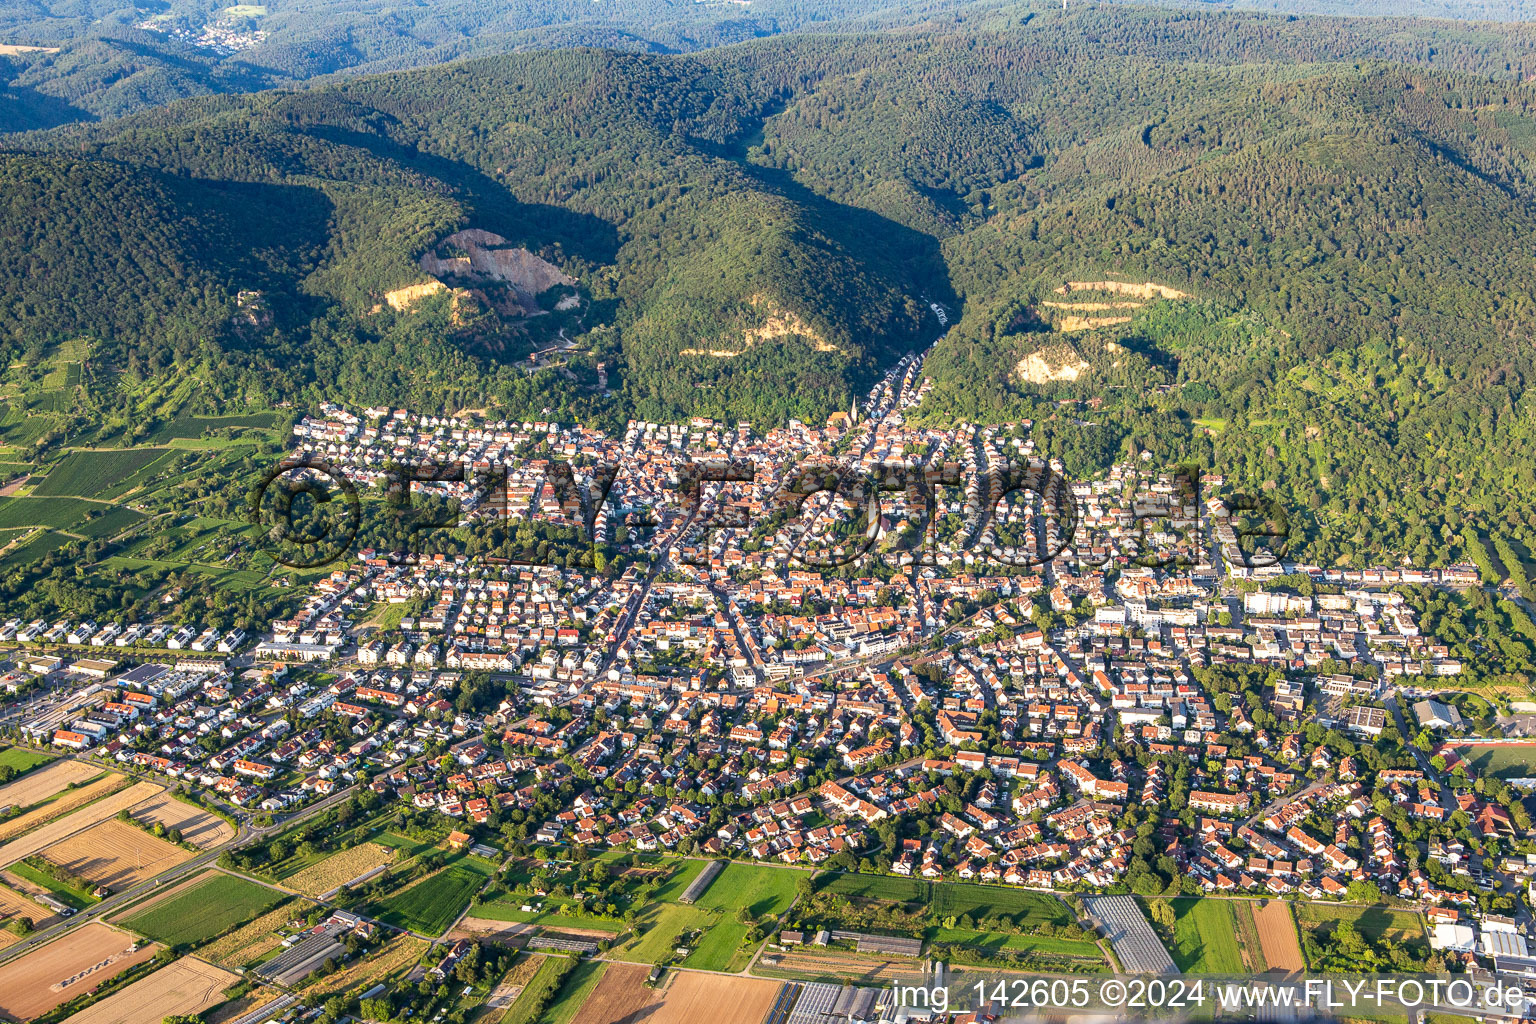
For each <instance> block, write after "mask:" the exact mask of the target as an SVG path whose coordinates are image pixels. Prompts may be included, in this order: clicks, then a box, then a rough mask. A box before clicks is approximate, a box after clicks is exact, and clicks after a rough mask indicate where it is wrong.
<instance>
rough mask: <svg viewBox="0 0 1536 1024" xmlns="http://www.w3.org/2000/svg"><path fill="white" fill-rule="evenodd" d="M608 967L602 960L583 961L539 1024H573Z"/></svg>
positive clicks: (546, 1009) (566, 980)
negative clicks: (573, 1019) (573, 1020)
mask: <svg viewBox="0 0 1536 1024" xmlns="http://www.w3.org/2000/svg"><path fill="white" fill-rule="evenodd" d="M607 970H608V965H607V964H606V963H603V962H602V961H601V960H583V961H582V962H581V963H580V964H577V965H576V969H575V970H574V971H572V972H571V976H570V977H568V978H566V979H565V984H564V985H561V986H560V991H559V992H558V993H557V994H556V995H555V998H554V999H553V1000H551V1001H550V1004H549V1006H548V1007H546V1008H545V1010H544V1015H543V1016H542V1017H540V1018H539V1024H571V1020H572V1018H574V1017H575V1016H576V1014H577V1013H579V1012H581V1008H582V1007H583V1006H585V1005H586V1002H587V1000H588V999H589V998H591V996H592V990H593V989H595V988H597V985H598V982H600V981H601V980H602V977H603V974H604V972H606V971H607Z"/></svg>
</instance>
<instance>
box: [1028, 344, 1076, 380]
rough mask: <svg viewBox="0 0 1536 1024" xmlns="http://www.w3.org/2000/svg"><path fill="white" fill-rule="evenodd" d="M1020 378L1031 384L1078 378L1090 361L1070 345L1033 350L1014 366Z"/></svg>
mask: <svg viewBox="0 0 1536 1024" xmlns="http://www.w3.org/2000/svg"><path fill="white" fill-rule="evenodd" d="M1014 369H1015V371H1016V372H1017V373H1018V375H1019V379H1020V380H1023V381H1027V382H1028V383H1030V384H1050V383H1052V382H1053V381H1059V380H1077V378H1079V377H1081V376H1082V375H1083V374H1084V373H1086V372H1087V371H1088V369H1089V365H1088V361H1087V360H1086V359H1084V358H1083V357H1082V356H1081V355H1079V354H1078V352H1077V350H1076V349H1074V348H1072V347H1071V346H1070V345H1060V346H1053V347H1051V348H1045V349H1040V350H1039V351H1037V352H1031V353H1030V354H1029V355H1027V356H1025V357H1024V358H1023V359H1020V360H1019V365H1018V366H1017V367H1015V368H1014Z"/></svg>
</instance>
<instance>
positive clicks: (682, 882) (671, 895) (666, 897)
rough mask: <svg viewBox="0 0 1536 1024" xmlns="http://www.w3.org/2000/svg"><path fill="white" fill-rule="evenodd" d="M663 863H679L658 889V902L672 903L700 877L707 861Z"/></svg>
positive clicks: (664, 862)
mask: <svg viewBox="0 0 1536 1024" xmlns="http://www.w3.org/2000/svg"><path fill="white" fill-rule="evenodd" d="M661 863H663V864H666V863H672V864H676V865H677V870H676V871H675V872H673V873H672V874H671V875H670V876H668V878H667V880H666V881H665V882H662V883H661V888H659V889H657V890H656V899H657V901H658V902H662V903H672V902H675V901H676V900H677V898H678V897H679V896H681V895H682V894H683V893H685V892H687V891H688V887H689V886H690V885H692V884H693V880H694V879H695V878H698V877H699V872H700V871H703V870H704V865H705V863H706V862H705V861H702V860H682V861H662V862H661ZM716 881H718V879H716Z"/></svg>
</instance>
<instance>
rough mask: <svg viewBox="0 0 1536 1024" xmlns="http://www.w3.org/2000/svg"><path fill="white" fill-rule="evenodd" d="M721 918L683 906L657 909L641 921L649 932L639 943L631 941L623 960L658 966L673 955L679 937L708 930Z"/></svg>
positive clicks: (621, 953)
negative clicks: (700, 930) (702, 929)
mask: <svg viewBox="0 0 1536 1024" xmlns="http://www.w3.org/2000/svg"><path fill="white" fill-rule="evenodd" d="M717 916H718V915H715V914H712V913H709V912H707V911H704V910H700V909H698V908H697V907H689V906H684V905H683V904H681V903H663V904H660V905H659V906H655V907H654V908H653V909H651V910H649V911H647V912H646V913H645V914H644V915H642V917H641V919H640V920H641V924H642V926H643V927H644V928H645V932H644V934H642V935H641V936H640V937H639V938H638V939H630V940H629V941H628V942H626V943H625V944H624V945H623V946H622V947H620V949H619V959H621V960H633V961H637V962H639V963H646V964H654V963H656V962H658V961H660V960H663V959H665V958H666V957H667V956H669V955H670V954H671V952H672V950H673V949H674V948H676V946H677V940H678V937H679V936H681V935H682V934H683V933H685V932H690V931H693V930H694V929H695V928H708V927H709V926H711V925H712V924H714V923H715V921H716V919H717Z"/></svg>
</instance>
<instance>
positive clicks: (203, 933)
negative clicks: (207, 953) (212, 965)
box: [122, 871, 286, 946]
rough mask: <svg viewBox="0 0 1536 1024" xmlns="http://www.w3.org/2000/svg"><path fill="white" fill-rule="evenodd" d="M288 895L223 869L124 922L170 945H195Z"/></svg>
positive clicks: (267, 908)
mask: <svg viewBox="0 0 1536 1024" xmlns="http://www.w3.org/2000/svg"><path fill="white" fill-rule="evenodd" d="M285 898H286V897H285V896H284V895H283V894H282V893H280V892H277V891H276V890H273V889H268V888H267V887H266V886H264V885H258V884H256V883H255V882H250V881H247V880H246V879H244V878H237V877H236V876H234V875H226V874H224V873H223V872H222V871H220V872H214V873H210V874H209V875H207V876H205V877H204V879H203V880H202V881H199V882H196V883H194V884H192V885H191V886H188V887H187V888H186V889H183V890H182V891H181V892H179V893H177V894H175V895H174V896H171V897H170V898H169V899H166V900H162V901H161V902H159V903H156V904H154V905H153V906H151V907H148V908H146V909H144V910H142V911H140V912H139V913H137V914H134V915H133V916H131V917H129V918H127V919H126V920H125V921H123V922H122V923H123V924H124V925H126V926H127V927H129V928H131V929H133V930H134V931H136V932H139V933H140V934H143V935H147V936H148V937H150V938H152V939H158V940H160V941H161V942H164V943H166V944H167V945H171V946H181V945H192V944H196V943H201V942H206V941H207V940H209V939H211V938H214V937H215V936H217V935H222V934H223V933H224V932H227V931H228V930H229V929H231V928H233V927H234V926H235V925H237V924H242V923H244V922H246V921H249V920H250V919H251V918H253V917H255V916H257V915H258V914H263V913H265V912H266V911H268V910H270V909H271V908H272V907H274V906H276V905H277V904H278V903H279V902H281V901H282V900H283V899H285Z"/></svg>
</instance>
